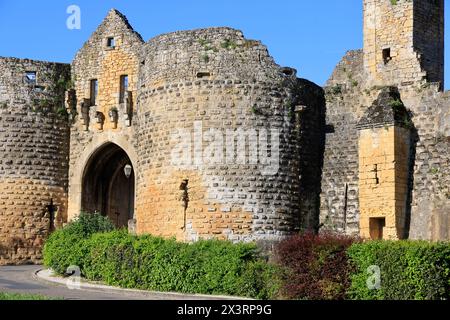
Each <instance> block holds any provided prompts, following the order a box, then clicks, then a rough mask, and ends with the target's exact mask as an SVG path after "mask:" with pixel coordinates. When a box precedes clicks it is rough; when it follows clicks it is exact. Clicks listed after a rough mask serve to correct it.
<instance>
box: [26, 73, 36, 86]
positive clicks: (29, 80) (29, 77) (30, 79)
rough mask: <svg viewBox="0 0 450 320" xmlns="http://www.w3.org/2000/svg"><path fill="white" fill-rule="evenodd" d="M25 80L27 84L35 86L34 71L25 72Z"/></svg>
mask: <svg viewBox="0 0 450 320" xmlns="http://www.w3.org/2000/svg"><path fill="white" fill-rule="evenodd" d="M25 80H26V82H27V84H31V85H36V83H37V81H36V71H27V72H26V76H25Z"/></svg>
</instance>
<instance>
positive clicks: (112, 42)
mask: <svg viewBox="0 0 450 320" xmlns="http://www.w3.org/2000/svg"><path fill="white" fill-rule="evenodd" d="M106 46H107V47H108V48H112V49H114V48H115V47H116V40H115V39H114V38H113V37H110V38H108V39H107V41H106Z"/></svg>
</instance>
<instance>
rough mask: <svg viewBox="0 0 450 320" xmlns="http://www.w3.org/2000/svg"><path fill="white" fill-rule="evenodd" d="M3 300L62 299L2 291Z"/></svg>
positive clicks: (0, 293)
mask: <svg viewBox="0 0 450 320" xmlns="http://www.w3.org/2000/svg"><path fill="white" fill-rule="evenodd" d="M1 300H4V301H5V300H22V301H25V300H61V298H51V297H46V296H42V295H37V294H19V293H5V292H0V301H1Z"/></svg>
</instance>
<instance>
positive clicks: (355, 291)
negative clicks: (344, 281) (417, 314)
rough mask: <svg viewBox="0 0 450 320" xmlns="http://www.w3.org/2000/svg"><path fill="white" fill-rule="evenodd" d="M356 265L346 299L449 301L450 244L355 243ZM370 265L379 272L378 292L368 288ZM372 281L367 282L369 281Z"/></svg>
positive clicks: (352, 254)
mask: <svg viewBox="0 0 450 320" xmlns="http://www.w3.org/2000/svg"><path fill="white" fill-rule="evenodd" d="M348 255H349V257H350V259H351V261H352V262H353V264H354V265H355V266H356V270H357V271H356V272H355V273H354V274H353V276H352V285H351V288H350V290H349V291H350V292H349V296H350V298H352V299H361V300H440V299H449V298H450V244H449V243H430V242H425V241H397V242H394V241H370V242H365V243H360V244H354V245H353V246H351V247H350V249H349V250H348ZM371 266H377V267H378V268H379V270H380V276H381V279H380V280H381V282H380V286H379V289H372V290H371V289H369V286H368V285H367V281H368V279H369V278H370V277H372V276H373V271H368V268H369V267H371ZM370 280H371V279H369V282H370Z"/></svg>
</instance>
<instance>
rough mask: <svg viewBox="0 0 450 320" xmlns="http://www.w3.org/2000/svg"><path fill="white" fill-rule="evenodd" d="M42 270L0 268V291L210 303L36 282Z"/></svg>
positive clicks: (192, 298) (88, 298) (186, 296)
mask: <svg viewBox="0 0 450 320" xmlns="http://www.w3.org/2000/svg"><path fill="white" fill-rule="evenodd" d="M41 269H42V266H7V267H0V292H7V293H29V294H40V295H44V296H48V297H59V298H64V299H67V300H206V299H208V300H210V299H209V298H205V297H199V296H189V295H171V294H164V293H140V292H117V291H108V290H102V289H82V290H70V289H69V288H67V287H66V286H64V285H60V284H54V283H50V282H47V281H45V280H42V279H39V278H38V277H37V276H36V275H35V273H36V272H37V271H38V270H41ZM212 299H213V298H211V300H212Z"/></svg>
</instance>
